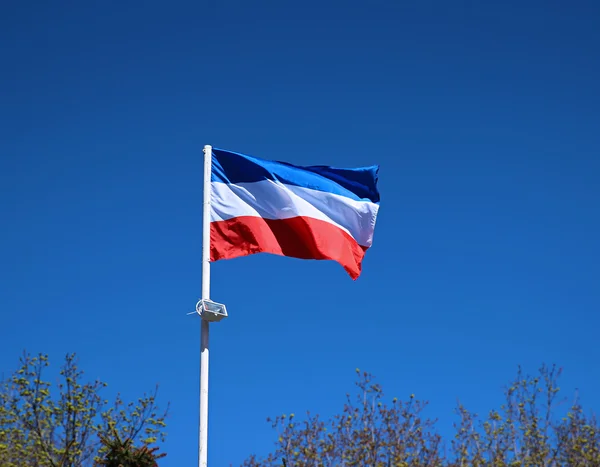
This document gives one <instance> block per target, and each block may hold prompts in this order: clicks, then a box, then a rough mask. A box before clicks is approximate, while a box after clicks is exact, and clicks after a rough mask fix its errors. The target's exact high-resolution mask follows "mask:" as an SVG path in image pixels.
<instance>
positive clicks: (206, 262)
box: [198, 145, 212, 467]
mask: <svg viewBox="0 0 600 467" xmlns="http://www.w3.org/2000/svg"><path fill="white" fill-rule="evenodd" d="M211 162H212V146H210V145H206V146H204V193H203V195H204V200H203V203H202V299H203V300H209V299H210V175H211ZM200 323H201V324H200V327H201V330H200V427H199V439H198V466H199V467H207V463H208V461H207V458H208V456H207V454H208V326H209V323H208V321H206V320H204V319H200Z"/></svg>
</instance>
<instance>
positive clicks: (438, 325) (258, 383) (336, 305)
mask: <svg viewBox="0 0 600 467" xmlns="http://www.w3.org/2000/svg"><path fill="white" fill-rule="evenodd" d="M598 17H600V6H599V4H598V2H595V1H592V0H590V1H588V2H585V1H574V2H559V1H550V2H548V1H544V2H542V1H539V2H531V1H525V2H523V1H508V2H475V1H464V2H447V1H423V2H404V1H391V0H390V1H386V2H382V1H372V2H355V1H344V2H341V1H330V2H323V1H321V2H295V3H293V2H281V1H279V2H276V1H271V2H262V1H258V2H244V1H227V2H218V1H216V0H210V1H208V2H198V1H194V2H192V1H190V2H152V1H150V2H129V1H123V2H75V1H69V2H48V1H46V2H41V1H40V2H5V3H4V4H3V6H2V11H1V14H0V43H2V48H1V50H0V63H1V67H2V71H1V72H0V118H1V122H0V123H1V124H0V196H1V198H0V199H1V204H0V219H1V229H0V284H1V285H0V307H1V310H2V311H1V313H2V320H1V321H0V371H2V372H5V373H6V372H9V371H10V370H11V369H14V368H15V367H16V365H17V360H18V357H19V355H20V352H21V351H22V350H23V349H24V348H26V349H28V350H30V351H32V352H38V351H41V352H46V353H49V354H50V357H51V358H52V361H53V362H54V363H55V364H58V362H59V361H60V360H61V359H62V356H63V354H64V353H66V352H70V351H75V352H77V353H78V354H79V357H80V362H81V366H82V367H83V368H84V369H85V370H86V372H87V374H88V375H89V376H90V377H91V378H96V377H97V378H101V379H103V380H105V381H106V382H108V383H109V385H110V387H109V389H108V391H107V394H112V392H114V391H121V392H122V393H123V394H124V396H125V397H135V396H137V395H140V394H141V393H142V392H143V391H145V390H150V389H152V388H153V386H154V384H155V383H160V385H161V393H160V398H161V401H162V402H163V404H164V403H166V402H167V401H170V402H171V415H170V417H169V420H168V424H169V426H168V432H169V440H168V443H167V444H166V445H165V447H164V450H165V451H166V452H167V453H168V457H167V458H165V460H164V462H162V463H161V465H164V466H171V467H178V466H183V465H194V463H195V462H196V455H197V419H198V415H197V407H198V403H197V401H198V362H199V356H198V351H199V350H198V349H199V323H198V319H197V318H196V317H193V316H186V313H187V312H189V311H191V310H192V309H193V307H194V304H195V301H196V299H197V298H198V296H199V293H200V280H201V277H200V253H201V232H200V230H201V199H202V186H201V179H202V146H203V145H204V144H213V145H215V146H218V147H222V148H226V149H231V150H234V151H240V152H245V153H250V154H254V155H256V156H259V157H263V158H267V159H281V160H286V161H289V162H292V163H295V164H330V165H336V166H360V165H371V164H376V163H377V164H380V165H381V170H380V191H381V196H382V201H381V209H380V212H379V218H378V223H377V227H376V230H375V239H374V245H373V248H372V249H371V250H369V252H368V253H367V256H366V259H365V262H364V273H363V275H362V276H361V278H360V279H359V280H358V281H357V282H353V281H352V280H350V279H349V277H348V276H347V275H346V274H345V272H344V271H343V270H342V269H341V267H340V266H338V265H337V264H335V263H330V262H313V261H300V260H294V259H288V258H280V257H274V256H268V255H258V256H254V257H250V258H241V259H236V260H231V261H224V262H219V263H215V264H214V265H213V269H212V270H213V289H212V290H213V294H212V295H213V298H214V299H216V300H219V301H222V302H225V303H226V304H227V306H228V309H229V313H230V318H229V319H227V320H226V321H224V322H221V323H219V324H218V325H215V326H213V328H212V329H213V332H212V335H211V337H212V339H211V340H212V357H211V380H210V389H211V396H210V397H211V399H210V402H211V403H210V429H211V431H210V435H209V436H210V450H209V460H210V461H211V462H212V464H211V465H212V466H215V467H216V466H224V465H229V463H230V462H231V463H233V464H234V465H238V464H239V463H240V462H241V461H242V459H244V458H245V457H246V456H247V455H248V454H250V453H252V452H258V453H264V452H266V451H268V450H269V449H270V448H271V447H272V442H273V441H274V440H275V433H274V432H272V431H271V430H270V427H269V425H268V424H267V423H266V422H265V418H266V417H267V416H271V415H275V414H278V413H282V412H286V413H289V412H295V413H297V414H300V413H303V412H305V411H306V410H307V409H310V410H311V411H312V412H320V413H322V414H324V415H330V414H332V413H333V412H334V411H335V410H337V409H339V408H341V406H342V404H343V399H344V394H345V393H346V392H347V391H350V390H352V384H353V382H354V369H355V368H356V367H360V368H361V369H365V370H369V371H371V372H373V373H374V374H375V375H376V376H377V377H378V380H379V382H380V383H382V385H383V387H384V390H385V391H386V393H387V394H388V395H389V397H390V398H391V397H393V396H398V397H407V396H408V395H409V394H411V393H415V394H416V395H417V396H418V397H420V398H423V399H427V400H429V401H430V402H431V410H430V414H431V415H432V416H437V417H439V429H440V431H441V432H442V433H449V432H450V430H451V426H452V422H453V421H454V420H455V418H454V416H453V413H452V410H453V407H454V406H455V403H456V400H457V398H460V399H461V400H462V401H463V402H464V403H465V404H466V405H467V406H468V407H470V408H472V409H473V410H475V411H478V412H487V411H488V410H489V409H491V408H492V407H495V406H498V405H499V404H500V402H501V391H502V387H503V385H504V384H505V383H508V381H509V380H510V378H511V377H512V376H513V375H514V374H515V372H516V369H517V365H519V364H522V365H523V366H524V368H525V370H527V371H530V372H533V371H535V370H536V369H537V367H538V366H539V365H541V364H542V363H544V362H546V363H557V364H559V365H561V366H562V367H564V369H565V373H564V378H563V381H562V388H563V389H564V390H565V391H566V394H567V395H570V394H571V393H572V391H574V389H575V388H579V389H580V394H581V397H582V400H583V403H584V404H585V405H586V406H587V407H588V408H589V409H593V410H596V411H598V410H600V374H599V372H598V367H597V364H598V361H599V359H600V347H599V346H598V329H599V326H600V318H599V317H598V310H599V307H600V287H599V284H600V243H599V238H600V214H599V212H600V211H599V202H600V185H599V180H600V156H599V153H600V88H599V86H598V83H600V61H599V60H598V57H599V56H600V29H599V28H598V23H597V21H598Z"/></svg>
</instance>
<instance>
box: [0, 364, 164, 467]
mask: <svg viewBox="0 0 600 467" xmlns="http://www.w3.org/2000/svg"><path fill="white" fill-rule="evenodd" d="M20 363H21V365H20V368H19V369H18V370H17V371H16V372H15V373H14V374H13V375H12V376H11V377H9V378H7V379H5V380H4V381H2V382H0V465H1V466H2V467H23V466H31V467H83V466H89V465H93V464H94V463H96V464H99V465H114V464H106V459H107V456H109V455H111V452H112V450H113V449H114V448H115V447H116V444H115V443H116V440H119V441H120V440H125V441H124V442H125V443H126V446H127V447H128V448H129V449H130V450H131V451H135V450H136V449H137V450H139V449H142V450H145V451H148V452H149V453H151V454H152V456H154V457H155V458H158V457H157V456H156V455H155V451H156V444H157V443H158V441H162V440H163V439H164V432H163V429H164V428H165V426H166V425H165V417H166V411H165V412H164V413H159V412H158V409H157V406H156V391H155V392H154V393H153V394H151V395H144V396H143V397H141V398H140V399H139V400H138V401H137V402H136V403H133V402H131V403H128V404H125V403H124V402H123V400H122V399H121V397H120V396H117V397H116V400H115V401H114V402H113V403H112V404H109V403H108V401H107V400H105V399H103V398H102V397H101V394H100V392H101V390H102V389H103V388H104V387H106V384H105V383H102V382H100V381H93V382H84V381H83V372H82V371H81V370H79V368H78V366H77V360H76V358H75V354H68V355H67V356H66V358H65V362H64V364H63V366H62V367H61V369H60V379H59V382H58V383H57V385H56V386H55V388H54V389H53V388H52V385H51V384H50V383H49V382H47V381H44V379H43V373H44V369H45V368H46V367H48V366H49V364H50V363H49V359H48V356H47V355H43V354H40V355H38V356H35V357H33V356H31V355H29V354H27V353H25V354H24V355H23V356H22V357H21V361H20ZM53 391H54V392H53ZM136 443H137V444H138V445H140V448H135V447H134V444H136ZM102 463H103V464H102ZM146 465H148V466H153V465H156V464H155V463H154V464H152V463H147V464H139V465H138V464H131V465H128V464H123V467H144V466H146Z"/></svg>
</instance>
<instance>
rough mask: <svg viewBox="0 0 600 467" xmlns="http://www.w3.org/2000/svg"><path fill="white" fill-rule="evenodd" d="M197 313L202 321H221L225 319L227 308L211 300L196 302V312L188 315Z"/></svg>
mask: <svg viewBox="0 0 600 467" xmlns="http://www.w3.org/2000/svg"><path fill="white" fill-rule="evenodd" d="M194 313H197V314H198V315H199V316H200V318H202V319H203V320H204V321H211V322H214V321H221V320H222V319H223V318H227V316H228V314H227V308H226V307H225V305H223V304H222V303H217V302H213V301H212V300H203V299H200V300H198V303H196V311H192V312H191V313H188V315H192V314H194Z"/></svg>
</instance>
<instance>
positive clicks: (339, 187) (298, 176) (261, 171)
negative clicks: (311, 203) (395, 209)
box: [211, 148, 379, 203]
mask: <svg viewBox="0 0 600 467" xmlns="http://www.w3.org/2000/svg"><path fill="white" fill-rule="evenodd" d="M378 172H379V166H377V165H375V166H372V167H360V168H355V169H339V168H334V167H328V166H324V165H313V166H308V167H300V166H296V165H292V164H288V163H286V162H277V161H267V160H264V159H259V158H257V157H252V156H247V155H244V154H238V153H235V152H231V151H225V150H223V149H216V148H215V149H213V155H212V175H211V181H213V182H222V183H249V182H258V181H261V180H273V181H277V182H280V183H284V184H286V185H296V186H301V187H305V188H311V189H313V190H318V191H324V192H327V193H334V194H336V195H341V196H346V197H347V198H351V199H355V200H359V201H360V200H363V201H364V200H369V201H371V202H373V203H379V192H378V191H377V179H378Z"/></svg>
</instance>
